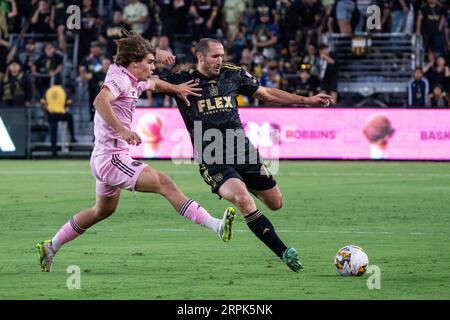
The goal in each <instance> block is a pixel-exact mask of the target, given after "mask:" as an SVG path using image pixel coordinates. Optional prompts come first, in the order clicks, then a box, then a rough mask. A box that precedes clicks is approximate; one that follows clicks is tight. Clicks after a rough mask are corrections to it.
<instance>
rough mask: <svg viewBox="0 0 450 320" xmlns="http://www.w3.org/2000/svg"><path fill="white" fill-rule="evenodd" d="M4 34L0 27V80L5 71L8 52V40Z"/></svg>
mask: <svg viewBox="0 0 450 320" xmlns="http://www.w3.org/2000/svg"><path fill="white" fill-rule="evenodd" d="M7 39H8V38H7V37H6V36H5V30H3V29H2V28H0V80H1V78H2V76H3V74H4V73H5V72H6V60H7V57H8V52H9V48H10V45H9V42H8V40H7Z"/></svg>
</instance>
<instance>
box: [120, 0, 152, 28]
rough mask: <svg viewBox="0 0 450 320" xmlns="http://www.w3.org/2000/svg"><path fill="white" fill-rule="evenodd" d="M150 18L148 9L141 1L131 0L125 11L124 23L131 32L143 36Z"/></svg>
mask: <svg viewBox="0 0 450 320" xmlns="http://www.w3.org/2000/svg"><path fill="white" fill-rule="evenodd" d="M147 18H148V8H147V6H146V5H145V4H143V3H141V2H140V1H139V0H130V1H129V3H128V4H127V5H126V6H125V8H124V10H123V21H124V23H126V24H127V25H129V26H130V28H131V30H132V31H134V32H136V33H139V34H142V33H143V32H144V29H145V23H146V21H147Z"/></svg>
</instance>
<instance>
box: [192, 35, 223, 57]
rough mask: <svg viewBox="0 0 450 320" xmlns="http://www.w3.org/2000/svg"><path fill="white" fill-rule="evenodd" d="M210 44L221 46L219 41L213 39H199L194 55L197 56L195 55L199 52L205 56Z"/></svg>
mask: <svg viewBox="0 0 450 320" xmlns="http://www.w3.org/2000/svg"><path fill="white" fill-rule="evenodd" d="M210 42H215V43H219V44H222V43H221V42H220V41H219V40H217V39H213V38H203V39H200V40H199V41H198V42H197V44H196V45H195V55H197V53H199V52H200V53H202V54H203V55H206V53H207V52H208V49H209V43H210Z"/></svg>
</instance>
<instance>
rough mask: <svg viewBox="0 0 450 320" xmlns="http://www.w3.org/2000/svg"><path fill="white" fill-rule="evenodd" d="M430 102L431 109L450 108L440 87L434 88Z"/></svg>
mask: <svg viewBox="0 0 450 320" xmlns="http://www.w3.org/2000/svg"><path fill="white" fill-rule="evenodd" d="M428 100H429V104H428V106H429V107H437V108H447V107H448V106H449V105H448V99H447V96H446V95H445V93H444V92H442V87H441V86H440V85H436V86H435V87H434V88H433V92H432V93H430V96H429V97H428Z"/></svg>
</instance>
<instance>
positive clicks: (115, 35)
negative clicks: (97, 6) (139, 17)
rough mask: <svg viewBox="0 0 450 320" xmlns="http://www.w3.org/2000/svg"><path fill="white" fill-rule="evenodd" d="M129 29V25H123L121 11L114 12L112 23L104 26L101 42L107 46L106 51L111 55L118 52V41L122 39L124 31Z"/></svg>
mask: <svg viewBox="0 0 450 320" xmlns="http://www.w3.org/2000/svg"><path fill="white" fill-rule="evenodd" d="M123 29H127V25H126V24H125V23H123V17H122V12H121V11H114V14H113V20H112V23H107V24H104V25H103V26H102V34H101V37H100V40H101V42H102V43H104V44H106V50H107V52H108V53H109V54H114V52H116V48H117V46H116V42H115V41H116V40H118V39H120V38H122V36H123V35H122V30H123Z"/></svg>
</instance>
